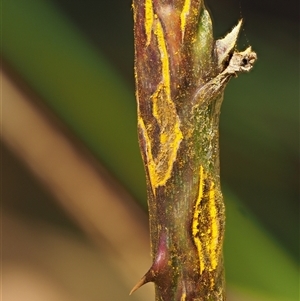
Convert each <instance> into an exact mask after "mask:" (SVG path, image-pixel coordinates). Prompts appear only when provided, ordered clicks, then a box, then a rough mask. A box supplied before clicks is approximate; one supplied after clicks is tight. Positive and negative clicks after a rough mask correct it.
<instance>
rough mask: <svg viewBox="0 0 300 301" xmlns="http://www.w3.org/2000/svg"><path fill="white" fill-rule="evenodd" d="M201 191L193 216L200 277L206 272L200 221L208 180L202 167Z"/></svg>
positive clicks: (193, 232) (199, 191)
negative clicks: (202, 201)
mask: <svg viewBox="0 0 300 301" xmlns="http://www.w3.org/2000/svg"><path fill="white" fill-rule="evenodd" d="M199 174H200V175H199V179H200V180H199V181H200V182H199V190H198V197H197V201H196V204H195V210H194V215H193V223H192V234H193V238H194V242H195V245H196V247H197V250H198V254H199V262H200V275H201V274H202V272H203V271H204V268H205V262H204V254H203V248H202V243H201V240H200V235H201V233H200V229H199V226H200V221H199V215H200V214H199V210H200V208H199V207H200V206H199V205H200V203H201V200H202V199H203V196H204V181H205V179H206V178H207V175H206V173H204V170H203V166H200V172H199Z"/></svg>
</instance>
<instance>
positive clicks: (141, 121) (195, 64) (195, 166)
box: [133, 0, 256, 301]
mask: <svg viewBox="0 0 300 301" xmlns="http://www.w3.org/2000/svg"><path fill="white" fill-rule="evenodd" d="M133 10H134V34H135V78H136V97H137V104H138V133H139V143H140V149H141V153H142V158H143V161H144V166H145V172H146V179H147V190H148V191H147V192H148V205H149V216H150V231H151V245H152V256H153V265H152V266H151V268H150V269H149V271H148V272H147V273H146V274H145V276H144V277H143V278H142V279H141V281H140V282H139V283H138V284H137V285H136V286H135V287H134V289H133V291H134V290H135V289H137V288H138V287H140V286H141V285H143V284H144V283H146V282H149V281H152V282H154V283H155V288H156V300H157V301H158V300H160V301H191V300H198V301H200V300H202V301H205V300H214V301H215V300H225V291H224V287H225V282H224V268H223V256H222V247H223V238H224V228H225V210H224V202H223V197H222V193H221V187H220V170H219V169H220V168H219V116H220V107H221V103H222V100H223V92H224V88H225V86H226V84H227V83H228V81H229V80H230V78H231V77H232V76H233V75H236V74H237V73H238V72H241V71H249V70H250V69H251V68H252V65H253V63H254V61H255V60H256V54H255V53H254V52H252V50H251V48H250V47H249V48H248V49H246V50H245V51H243V52H237V51H236V50H235V46H236V41H237V37H238V33H239V30H240V27H241V23H242V22H241V21H240V22H239V23H238V25H237V26H236V27H234V28H233V29H232V31H231V32H230V33H229V34H227V35H226V37H225V38H223V39H221V40H217V41H214V39H213V35H212V22H211V19H210V16H209V13H208V11H207V10H206V8H205V6H204V3H203V1H200V0H185V1H183V0H168V1H163V0H134V1H133Z"/></svg>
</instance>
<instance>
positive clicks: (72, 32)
mask: <svg viewBox="0 0 300 301" xmlns="http://www.w3.org/2000/svg"><path fill="white" fill-rule="evenodd" d="M2 6H3V8H2V9H3V20H2V26H3V31H2V51H3V56H4V59H5V60H7V61H8V62H9V63H10V64H11V65H12V66H13V67H14V68H15V69H16V70H17V71H18V72H19V73H20V74H21V75H22V76H23V77H24V78H25V79H26V81H27V82H28V83H29V84H30V85H31V86H32V87H33V88H34V89H35V90H36V91H37V92H38V93H39V94H40V95H41V96H42V97H43V98H44V99H45V100H46V102H47V104H48V105H49V106H50V107H51V108H52V109H53V110H54V111H55V112H56V113H57V114H58V115H59V116H60V117H61V118H62V119H63V120H64V121H65V122H66V123H67V124H68V126H69V127H70V128H72V129H73V130H74V131H75V132H76V134H77V135H78V136H79V137H80V139H82V140H83V141H84V143H86V145H87V146H88V147H89V148H90V149H92V150H93V152H94V153H96V155H97V156H98V157H100V158H101V160H102V161H103V162H104V164H105V165H106V166H107V167H108V168H109V169H110V170H112V172H113V173H114V174H115V175H117V177H118V178H119V179H120V180H121V181H122V182H123V183H124V184H125V185H126V186H127V188H129V187H135V189H134V190H132V192H134V193H135V194H136V196H137V197H138V198H139V199H143V198H144V196H145V191H146V188H145V184H144V181H143V180H141V181H140V182H141V184H139V185H136V179H137V178H140V179H143V178H144V173H143V169H142V165H141V164H140V162H139V160H137V158H140V154H139V150H138V144H137V135H136V117H135V99H134V93H133V91H131V90H130V89H128V87H127V86H126V85H125V84H124V82H123V81H122V80H121V79H120V77H119V76H118V74H117V73H116V72H114V70H113V69H112V67H111V66H110V65H109V64H108V63H107V62H106V61H105V59H104V58H103V57H102V55H101V53H99V52H97V51H96V50H95V49H94V48H93V47H92V46H91V45H90V44H89V43H88V42H87V41H86V40H85V39H84V37H83V36H82V35H81V34H80V32H78V31H77V28H76V27H74V26H72V24H71V23H70V22H69V21H68V20H67V19H66V18H65V17H64V16H63V15H62V14H61V13H60V11H59V10H57V9H56V8H55V7H54V6H52V5H51V3H50V2H47V1H43V0H28V1H22V0H13V1H4V2H3V4H2Z"/></svg>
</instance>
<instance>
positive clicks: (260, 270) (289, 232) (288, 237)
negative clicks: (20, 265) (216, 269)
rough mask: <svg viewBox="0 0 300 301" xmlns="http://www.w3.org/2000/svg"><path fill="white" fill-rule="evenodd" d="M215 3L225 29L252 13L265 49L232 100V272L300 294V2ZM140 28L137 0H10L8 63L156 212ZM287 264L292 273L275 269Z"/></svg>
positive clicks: (248, 37)
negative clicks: (147, 173)
mask: <svg viewBox="0 0 300 301" xmlns="http://www.w3.org/2000/svg"><path fill="white" fill-rule="evenodd" d="M206 5H207V6H208V8H209V9H210V11H211V14H212V18H213V21H214V30H215V37H216V38H217V37H222V36H223V35H224V34H225V33H226V32H228V30H230V28H232V27H233V25H235V24H236V23H237V20H238V19H240V18H241V17H242V18H243V19H244V30H243V32H242V34H241V37H240V42H239V48H240V49H243V48H245V47H247V46H248V45H249V44H250V45H252V47H253V49H254V50H255V51H256V52H257V55H258V61H257V63H256V65H255V66H254V68H253V71H251V73H250V74H246V75H244V74H243V75H241V76H240V77H239V78H238V79H233V80H232V81H231V83H230V84H229V86H228V88H227V90H226V92H225V100H224V103H223V107H222V118H221V128H220V131H221V145H220V149H221V179H222V185H223V187H224V192H225V198H226V199H228V200H229V206H228V208H229V209H228V219H229V220H228V227H227V234H226V235H227V236H226V237H227V240H226V246H225V256H226V257H225V260H226V264H227V266H226V270H227V274H228V278H229V279H228V281H230V282H231V283H233V285H237V286H239V285H241V286H245V287H247V286H248V287H250V290H251V287H252V288H253V291H255V290H256V288H257V290H258V291H265V293H266V295H269V296H276V295H277V296H278V297H280V296H281V297H282V299H279V300H297V294H298V288H297V287H295V285H296V286H297V284H296V283H297V282H298V281H297V279H295V278H293V280H292V279H291V278H290V277H295V275H297V269H298V268H297V267H298V266H299V220H298V219H299V31H298V29H299V3H298V1H289V2H288V3H287V2H284V1H276V2H274V1H270V0H269V1H259V0H255V1H246V0H244V1H242V0H239V1H235V0H232V1H229V0H226V1H223V0H222V1H221V0H219V1H217V0H211V1H206ZM132 28H133V21H132V11H131V1H130V0H110V1H96V0H85V1H83V0H73V1H71V0H26V1H22V0H2V57H3V61H4V62H5V64H6V65H7V66H9V68H11V69H13V70H14V71H15V72H16V73H17V74H18V75H20V76H21V77H22V78H23V79H24V81H25V82H26V83H27V84H28V85H29V86H30V87H31V88H32V89H33V90H34V91H36V93H37V94H38V95H40V97H41V98H42V99H43V100H44V101H45V104H46V105H47V106H48V107H49V108H51V110H53V112H55V114H56V115H57V116H58V117H59V118H60V119H61V120H62V121H63V122H64V123H65V124H66V125H67V126H68V127H69V128H70V129H71V130H72V131H73V132H74V133H75V135H76V136H77V137H78V138H79V139H80V140H81V141H82V142H83V143H84V144H85V145H86V146H87V147H88V148H89V149H90V150H91V152H92V153H93V154H94V155H95V156H96V158H98V159H99V160H100V161H101V162H102V163H103V164H104V165H105V166H106V168H107V169H108V170H110V171H111V173H112V174H113V175H114V176H115V177H116V178H117V179H118V180H119V181H120V182H121V183H122V184H123V185H124V186H125V187H126V188H127V189H128V190H129V191H130V192H131V194H132V195H133V196H134V197H135V198H136V200H137V201H138V202H139V203H140V204H141V206H143V207H144V208H145V210H146V195H145V191H146V188H145V179H144V171H143V167H142V163H141V159H140V154H139V149H138V144H137V135H136V103H135V98H134V77H133V52H134V51H133V33H132ZM3 113H4V114H5V111H4V112H3ZM5 153H6V151H5ZM7 156H9V155H7ZM7 162H8V161H7ZM8 170H11V169H10V168H8ZM16 173H17V172H16ZM7 194H8V195H9V196H10V197H11V198H17V196H15V195H14V194H13V193H7ZM29 199H30V200H32V198H29ZM16 203H17V202H16ZM36 203H39V205H36ZM36 203H35V202H34V201H33V202H31V203H29V204H28V205H26V206H25V205H24V203H22V204H23V205H22V206H23V207H26V208H27V209H26V210H27V211H28V212H29V213H30V212H31V213H32V211H36V213H37V214H38V215H40V216H41V217H42V218H49V216H50V219H51V220H52V221H53V222H58V223H62V224H63V223H66V221H65V220H66V217H65V216H61V213H59V210H54V209H53V208H54V207H53V206H55V205H52V203H51V200H48V201H47V198H45V200H44V204H42V205H41V204H40V202H36ZM7 206H8V207H9V206H10V205H9V204H8V205H7ZM18 206H19V207H20V206H21V205H20V204H19V205H16V204H15V208H19V207H18ZM36 206H38V207H36ZM37 208H39V210H38V209H37ZM45 208H48V209H47V210H45ZM49 208H52V209H49ZM230 208H233V209H230ZM232 212H234V213H235V214H233V215H231V213H232ZM29 213H28V214H29ZM231 216H232V218H230V217H231ZM239 219H242V220H241V221H238V220H239ZM248 223H249V224H248ZM237 225H243V227H244V228H243V227H239V228H237ZM257 229H259V230H257ZM263 229H264V230H263ZM256 231H258V232H256ZM260 231H261V232H262V233H264V234H265V236H266V237H268V239H269V241H270V245H268V244H269V242H268V243H266V244H265V240H264V238H261V237H260V234H259V233H260ZM263 241H264V242H263ZM247 243H248V244H249V246H247ZM240 244H242V245H243V246H244V249H245V250H244V251H245V254H244V257H243V256H241V259H242V260H241V262H240V261H239V260H238V259H237V257H238V256H237V254H236V253H235V252H236V251H235V250H236V246H239V247H241V246H240ZM243 246H242V247H243ZM261 246H265V249H264V248H263V247H261ZM274 246H275V247H274ZM278 250H280V251H278ZM277 251H278V252H279V253H280V254H279V255H278V254H277ZM241 252H242V251H241ZM253 252H257V254H260V255H257V256H254V258H256V259H257V261H255V260H254V261H253V259H250V257H251V256H253V254H254V253H253ZM277 255H278V256H277ZM247 258H249V262H247ZM285 260H286V261H285ZM276 264H278V266H277V267H280V269H279V271H281V273H282V274H281V275H279V274H276V273H275V274H274V270H272V268H273V265H275V266H276ZM235 265H236V266H235ZM285 268H286V270H285ZM243 270H244V273H242V272H243ZM261 278H262V279H261ZM294 280H295V281H294ZM272 294H273V295H272ZM285 297H286V299H285ZM270 300H272V299H270Z"/></svg>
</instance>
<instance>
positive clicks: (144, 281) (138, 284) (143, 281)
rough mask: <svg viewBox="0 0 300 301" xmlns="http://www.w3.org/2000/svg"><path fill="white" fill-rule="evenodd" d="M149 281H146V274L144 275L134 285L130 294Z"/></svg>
mask: <svg viewBox="0 0 300 301" xmlns="http://www.w3.org/2000/svg"><path fill="white" fill-rule="evenodd" d="M147 282H148V281H146V276H144V277H143V278H142V279H141V280H140V281H139V282H138V283H137V284H136V285H135V286H134V287H133V289H132V290H131V291H130V293H129V296H130V295H131V294H132V293H134V292H135V291H136V290H137V289H139V288H140V287H141V286H143V285H144V284H146V283H147Z"/></svg>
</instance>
